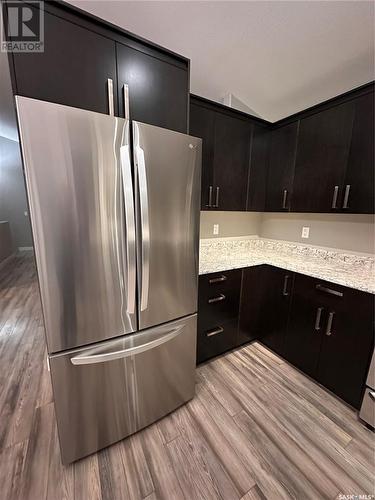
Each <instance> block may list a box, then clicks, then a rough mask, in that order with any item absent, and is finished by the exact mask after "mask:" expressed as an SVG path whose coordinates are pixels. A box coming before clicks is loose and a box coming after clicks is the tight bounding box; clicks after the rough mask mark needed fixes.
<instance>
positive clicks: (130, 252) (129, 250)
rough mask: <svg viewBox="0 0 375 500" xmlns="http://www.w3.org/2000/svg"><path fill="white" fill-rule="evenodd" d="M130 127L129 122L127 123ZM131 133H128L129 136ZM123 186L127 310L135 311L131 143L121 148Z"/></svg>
mask: <svg viewBox="0 0 375 500" xmlns="http://www.w3.org/2000/svg"><path fill="white" fill-rule="evenodd" d="M126 127H127V128H128V127H129V123H127V124H126ZM128 136H129V134H126V137H128ZM120 159H121V174H122V186H123V192H124V205H125V227H126V267H127V290H126V293H127V312H128V313H129V314H132V313H134V311H135V293H136V237H135V216H134V198H133V181H132V173H131V163H130V149H129V144H127V145H125V146H122V147H121V149H120Z"/></svg>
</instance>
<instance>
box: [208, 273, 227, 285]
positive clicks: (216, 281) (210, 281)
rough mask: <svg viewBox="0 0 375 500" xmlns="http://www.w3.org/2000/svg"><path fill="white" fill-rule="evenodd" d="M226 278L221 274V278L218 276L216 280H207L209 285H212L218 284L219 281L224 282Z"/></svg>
mask: <svg viewBox="0 0 375 500" xmlns="http://www.w3.org/2000/svg"><path fill="white" fill-rule="evenodd" d="M227 279H228V278H227V277H226V276H225V275H224V274H222V275H221V276H218V277H217V278H211V279H209V280H208V282H209V284H210V285H212V283H219V282H221V281H226V280H227Z"/></svg>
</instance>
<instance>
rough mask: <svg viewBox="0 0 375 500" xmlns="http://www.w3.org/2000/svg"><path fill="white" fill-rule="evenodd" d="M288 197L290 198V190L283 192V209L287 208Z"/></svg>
mask: <svg viewBox="0 0 375 500" xmlns="http://www.w3.org/2000/svg"><path fill="white" fill-rule="evenodd" d="M287 197H288V190H287V189H284V191H283V208H286V200H287Z"/></svg>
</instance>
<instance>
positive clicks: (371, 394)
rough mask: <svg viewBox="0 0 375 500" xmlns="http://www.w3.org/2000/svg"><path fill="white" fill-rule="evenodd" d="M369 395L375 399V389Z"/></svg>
mask: <svg viewBox="0 0 375 500" xmlns="http://www.w3.org/2000/svg"><path fill="white" fill-rule="evenodd" d="M368 395H369V396H370V398H371V399H373V400H374V401H375V391H369V393H368Z"/></svg>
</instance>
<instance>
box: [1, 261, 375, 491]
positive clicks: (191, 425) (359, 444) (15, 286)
mask: <svg viewBox="0 0 375 500" xmlns="http://www.w3.org/2000/svg"><path fill="white" fill-rule="evenodd" d="M0 366H1V370H0V380H1V384H0V498H1V499H7V500H8V499H11V500H13V499H17V500H18V499H21V500H26V499H32V500H42V499H45V498H48V499H51V500H60V499H66V500H68V499H73V498H74V499H76V500H95V499H105V500H117V499H147V500H155V499H162V498H163V499H194V500H195V499H207V500H208V499H225V500H227V499H228V500H232V499H233V500H234V499H240V498H242V499H243V500H253V499H264V498H266V499H284V498H296V499H301V500H305V499H310V498H312V499H320V498H330V499H336V498H339V496H340V494H345V495H350V494H354V495H359V494H367V495H368V494H373V493H374V435H373V433H372V432H371V431H369V430H368V429H366V428H365V427H363V426H362V425H361V424H360V423H359V422H358V419H357V415H356V413H355V412H354V411H353V410H352V409H350V408H348V407H347V406H345V404H343V403H342V402H341V401H339V400H338V399H336V398H335V397H334V396H332V395H331V394H329V393H327V392H326V391H325V390H324V389H322V388H321V387H319V386H318V385H317V384H315V383H314V382H312V381H311V380H309V379H308V378H306V377H305V376H303V375H302V374H301V373H299V372H298V371H297V370H295V369H294V368H292V367H291V366H290V365H288V364H287V363H285V362H284V361H283V360H282V359H280V358H279V357H277V356H275V355H274V354H272V353H271V352H270V351H268V350H267V349H265V348H264V347H263V346H262V345H260V344H258V343H255V344H252V345H249V346H246V347H243V348H242V349H239V350H237V351H236V352H232V353H229V354H227V355H226V356H223V357H221V358H218V359H215V360H213V361H211V362H209V363H207V364H205V365H203V366H200V367H199V368H198V369H197V374H196V381H197V386H196V397H195V398H194V399H193V400H192V401H191V402H190V403H188V404H187V405H185V406H183V407H181V408H180V409H178V410H177V411H175V412H174V413H173V414H171V415H169V416H167V417H166V418H164V419H163V420H161V421H159V422H157V423H156V424H154V425H152V426H151V427H149V428H147V429H145V430H143V431H141V432H139V433H138V434H136V435H134V436H132V437H131V438H129V439H126V440H124V441H121V442H119V443H117V444H115V445H114V446H111V447H110V448H107V449H106V450H103V451H101V452H100V453H97V454H95V455H92V456H90V457H88V458H86V459H83V460H81V461H79V462H77V463H75V464H73V465H71V466H67V467H64V466H62V464H61V461H60V454H59V445H58V440H57V431H56V422H55V417H54V406H53V400H52V392H51V384H50V380H49V373H48V371H47V366H46V349H45V343H44V337H43V323H42V317H41V310H40V303H39V295H38V289H37V283H36V276H35V269H34V265H33V259H32V258H31V257H23V258H17V259H16V260H14V261H13V263H12V264H9V265H7V266H6V267H5V268H3V269H2V270H1V271H0Z"/></svg>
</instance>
